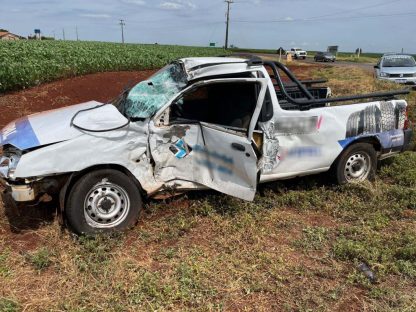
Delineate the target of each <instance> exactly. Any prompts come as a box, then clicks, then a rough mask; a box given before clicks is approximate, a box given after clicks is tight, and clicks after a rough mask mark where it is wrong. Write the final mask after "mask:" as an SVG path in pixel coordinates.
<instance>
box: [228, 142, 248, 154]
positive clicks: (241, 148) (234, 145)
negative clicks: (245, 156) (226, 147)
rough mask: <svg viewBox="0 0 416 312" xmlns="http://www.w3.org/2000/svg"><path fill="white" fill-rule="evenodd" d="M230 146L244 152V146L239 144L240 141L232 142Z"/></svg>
mask: <svg viewBox="0 0 416 312" xmlns="http://www.w3.org/2000/svg"><path fill="white" fill-rule="evenodd" d="M231 147H232V148H233V149H235V150H237V151H239V152H245V151H246V148H245V146H244V145H242V144H240V143H232V144H231Z"/></svg>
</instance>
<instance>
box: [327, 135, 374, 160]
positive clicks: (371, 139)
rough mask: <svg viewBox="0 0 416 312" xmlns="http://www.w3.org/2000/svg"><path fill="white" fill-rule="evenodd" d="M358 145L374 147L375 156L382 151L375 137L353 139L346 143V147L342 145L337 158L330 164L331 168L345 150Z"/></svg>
mask: <svg viewBox="0 0 416 312" xmlns="http://www.w3.org/2000/svg"><path fill="white" fill-rule="evenodd" d="M358 143H368V144H371V145H372V146H373V147H374V149H375V151H376V153H377V154H380V153H381V150H382V146H381V142H380V140H379V138H378V137H377V136H376V135H370V136H364V137H359V138H355V139H353V140H351V141H350V142H348V143H347V144H346V145H343V149H342V151H341V152H340V153H339V154H338V156H337V158H336V159H335V160H334V161H333V162H332V164H331V168H332V167H333V166H334V165H335V164H336V163H337V161H338V159H339V158H340V157H341V156H342V154H343V153H344V151H345V150H346V149H347V148H349V147H350V146H351V145H354V144H358Z"/></svg>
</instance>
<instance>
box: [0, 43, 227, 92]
mask: <svg viewBox="0 0 416 312" xmlns="http://www.w3.org/2000/svg"><path fill="white" fill-rule="evenodd" d="M221 54H225V52H224V50H222V49H216V48H198V47H184V46H162V45H139V44H125V45H123V44H118V43H105V42H77V41H36V40H30V41H25V40H22V41H15V42H5V41H0V59H1V66H0V93H2V92H5V91H11V90H18V89H22V88H27V87H31V86H34V85H37V84H40V83H43V82H47V81H52V80H56V79H59V78H64V77H73V76H78V75H84V74H89V73H96V72H103V71H122V70H142V69H154V68H160V67H162V66H164V65H165V64H167V63H169V62H170V61H173V60H175V59H178V58H181V57H189V56H218V55H221Z"/></svg>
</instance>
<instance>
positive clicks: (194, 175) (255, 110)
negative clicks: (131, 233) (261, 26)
mask: <svg viewBox="0 0 416 312" xmlns="http://www.w3.org/2000/svg"><path fill="white" fill-rule="evenodd" d="M282 75H286V76H287V77H288V78H289V80H290V81H291V82H289V83H288V82H283V81H284V80H283V79H282ZM324 82H325V81H299V80H297V79H296V78H295V77H294V76H293V74H292V73H291V72H290V71H289V70H288V69H287V68H286V67H285V66H284V65H282V64H280V63H278V62H263V61H262V60H260V59H258V58H255V57H251V58H242V57H218V58H186V59H181V60H178V61H176V62H173V63H172V64H169V65H168V66H166V67H165V68H163V69H162V70H160V71H159V72H158V73H156V74H155V75H153V76H152V77H150V78H149V79H148V80H146V81H142V82H140V83H139V84H137V85H136V86H134V87H133V88H131V89H128V90H125V91H124V92H122V94H120V96H119V97H118V98H117V99H116V100H114V101H113V102H112V103H98V102H93V101H92V102H88V103H83V104H79V105H73V106H70V107H66V108H62V109H57V110H52V111H47V112H43V113H39V114H35V115H31V116H28V117H24V118H21V119H19V120H16V121H14V122H12V123H10V124H9V125H7V126H6V127H5V128H4V129H3V130H2V132H1V136H0V138H1V142H0V144H1V145H2V146H3V154H2V156H1V159H0V179H1V180H2V182H3V184H5V185H6V196H12V197H13V199H14V200H15V201H17V202H30V201H36V200H38V199H39V198H40V196H41V195H43V194H45V193H47V194H49V195H55V194H57V195H58V196H59V199H60V204H61V210H62V212H63V215H64V216H65V219H66V220H67V222H68V224H69V226H70V227H71V228H72V230H74V231H75V232H77V233H96V232H98V231H109V230H122V229H125V228H127V227H129V226H132V225H134V224H135V222H136V221H137V219H138V216H139V212H140V210H141V207H142V200H143V198H151V197H155V198H157V197H162V196H168V195H172V194H177V193H182V192H186V191H189V190H197V189H214V190H217V191H219V192H222V193H225V194H228V195H231V196H235V197H239V198H242V199H245V200H253V199H254V196H255V193H256V189H257V185H258V184H259V183H262V182H267V181H274V180H279V179H287V178H291V177H297V176H304V175H310V174H315V173H320V172H325V171H329V170H330V169H331V170H332V171H331V174H332V176H333V177H334V179H335V180H336V181H337V182H338V183H347V182H354V181H362V180H365V179H371V178H372V177H373V176H374V174H375V170H376V166H377V161H378V160H379V159H382V158H386V157H389V156H392V155H394V154H396V153H399V152H402V151H404V150H405V149H406V148H407V146H408V145H409V142H410V138H411V135H412V130H411V129H410V126H409V121H408V119H407V103H406V102H405V101H404V100H399V99H396V95H400V94H405V93H408V91H395V92H386V93H375V94H366V95H359V96H350V97H343V98H332V97H331V90H330V89H329V88H327V87H323V86H321V84H322V83H324ZM364 99H367V100H368V101H367V102H363V100H364ZM345 101H356V102H360V103H357V104H349V105H336V106H332V105H331V104H332V103H337V102H345Z"/></svg>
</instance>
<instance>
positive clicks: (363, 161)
mask: <svg viewBox="0 0 416 312" xmlns="http://www.w3.org/2000/svg"><path fill="white" fill-rule="evenodd" d="M370 167H371V159H370V156H369V155H368V154H367V153H365V152H357V153H354V154H351V155H350V157H348V160H347V162H346V163H345V168H344V175H345V178H346V179H347V181H348V182H354V181H364V180H366V179H367V177H368V175H369V173H370Z"/></svg>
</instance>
